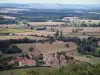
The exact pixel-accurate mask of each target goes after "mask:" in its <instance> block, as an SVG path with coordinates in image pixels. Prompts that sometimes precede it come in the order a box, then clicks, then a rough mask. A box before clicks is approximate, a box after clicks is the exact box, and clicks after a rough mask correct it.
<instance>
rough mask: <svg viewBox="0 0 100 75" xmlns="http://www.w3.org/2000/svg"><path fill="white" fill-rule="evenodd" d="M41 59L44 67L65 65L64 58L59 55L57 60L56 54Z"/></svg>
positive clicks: (46, 55)
mask: <svg viewBox="0 0 100 75" xmlns="http://www.w3.org/2000/svg"><path fill="white" fill-rule="evenodd" d="M43 58H44V62H45V65H46V66H60V65H65V64H66V63H67V62H66V59H65V56H64V55H60V58H58V55H57V53H50V54H45V55H44V57H43Z"/></svg>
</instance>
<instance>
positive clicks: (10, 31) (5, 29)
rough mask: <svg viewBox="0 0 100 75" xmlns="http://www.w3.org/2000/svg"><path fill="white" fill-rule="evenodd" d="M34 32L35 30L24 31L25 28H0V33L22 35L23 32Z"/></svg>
mask: <svg viewBox="0 0 100 75" xmlns="http://www.w3.org/2000/svg"><path fill="white" fill-rule="evenodd" d="M33 31H34V30H29V29H23V28H18V29H12V28H0V33H22V32H33Z"/></svg>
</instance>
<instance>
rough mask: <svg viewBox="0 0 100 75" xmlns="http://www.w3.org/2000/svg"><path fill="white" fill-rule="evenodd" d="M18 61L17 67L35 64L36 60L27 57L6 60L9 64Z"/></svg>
mask: <svg viewBox="0 0 100 75" xmlns="http://www.w3.org/2000/svg"><path fill="white" fill-rule="evenodd" d="M16 62H18V64H19V67H24V66H35V65H36V61H35V60H33V59H28V58H26V57H16V60H12V61H10V62H8V63H9V64H14V63H16Z"/></svg>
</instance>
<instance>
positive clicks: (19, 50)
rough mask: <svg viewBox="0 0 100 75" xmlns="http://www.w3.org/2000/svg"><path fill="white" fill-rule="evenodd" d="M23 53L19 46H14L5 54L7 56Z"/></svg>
mask: <svg viewBox="0 0 100 75" xmlns="http://www.w3.org/2000/svg"><path fill="white" fill-rule="evenodd" d="M21 52H22V50H21V49H19V48H18V47H17V46H14V45H12V46H11V47H9V48H8V49H7V50H6V51H5V53H7V54H13V53H21Z"/></svg>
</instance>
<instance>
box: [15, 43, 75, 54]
mask: <svg viewBox="0 0 100 75" xmlns="http://www.w3.org/2000/svg"><path fill="white" fill-rule="evenodd" d="M67 43H69V42H67ZM65 44H66V43H64V42H60V41H57V42H54V43H53V44H52V45H51V44H49V43H44V44H41V43H35V44H16V45H17V46H18V47H19V48H20V49H22V50H23V52H29V48H30V47H35V48H37V49H39V50H40V51H41V52H43V53H53V52H58V51H68V50H70V49H75V48H76V47H77V46H76V44H74V43H69V45H70V47H69V48H67V47H66V46H65Z"/></svg>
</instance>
